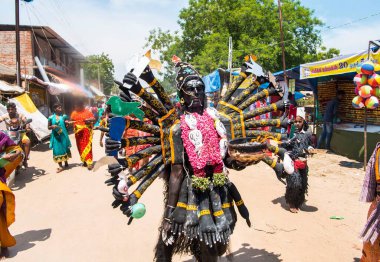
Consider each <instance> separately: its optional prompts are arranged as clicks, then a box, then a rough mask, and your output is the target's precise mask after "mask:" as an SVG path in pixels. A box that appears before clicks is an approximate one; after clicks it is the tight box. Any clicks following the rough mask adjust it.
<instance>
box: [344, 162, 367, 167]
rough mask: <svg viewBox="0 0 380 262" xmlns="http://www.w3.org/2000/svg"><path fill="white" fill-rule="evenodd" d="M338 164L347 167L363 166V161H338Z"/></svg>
mask: <svg viewBox="0 0 380 262" xmlns="http://www.w3.org/2000/svg"><path fill="white" fill-rule="evenodd" d="M339 165H340V166H342V167H348V168H363V163H360V162H356V161H340V163H339Z"/></svg>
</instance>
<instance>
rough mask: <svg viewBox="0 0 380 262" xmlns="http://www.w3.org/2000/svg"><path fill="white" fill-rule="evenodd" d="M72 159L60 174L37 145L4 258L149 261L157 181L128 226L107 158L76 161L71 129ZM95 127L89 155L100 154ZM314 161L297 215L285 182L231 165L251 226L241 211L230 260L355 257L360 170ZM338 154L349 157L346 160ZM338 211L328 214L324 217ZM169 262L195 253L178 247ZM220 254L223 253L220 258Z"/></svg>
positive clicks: (19, 184)
mask: <svg viewBox="0 0 380 262" xmlns="http://www.w3.org/2000/svg"><path fill="white" fill-rule="evenodd" d="M70 138H71V141H72V143H73V148H72V153H73V159H71V160H70V168H69V169H68V170H65V171H64V172H61V173H59V174H57V173H56V172H55V171H56V168H57V165H56V164H55V163H54V162H53V159H52V152H51V151H50V150H49V148H48V144H47V143H45V144H42V145H39V146H37V147H36V148H34V149H33V151H32V153H31V159H30V162H29V165H30V167H29V169H28V170H24V171H22V172H21V173H20V174H19V175H18V176H17V177H16V181H15V184H14V186H13V188H12V189H13V191H14V193H15V196H16V222H15V223H14V224H13V225H12V226H11V227H10V231H11V233H12V234H13V235H14V236H15V237H16V240H17V245H16V246H15V247H12V248H11V249H10V254H11V258H10V261H152V260H153V248H154V245H155V242H156V240H157V238H158V226H159V223H160V219H161V216H162V210H163V194H162V189H163V183H162V181H161V180H160V179H158V180H157V181H155V182H154V183H153V185H152V186H151V187H149V189H148V190H147V191H146V193H145V194H144V195H143V197H142V198H141V200H140V202H141V203H144V204H145V205H146V208H147V212H146V215H145V216H144V217H143V218H141V219H139V220H137V219H135V220H134V221H133V222H132V224H131V225H129V226H128V225H127V221H128V219H127V217H126V216H124V215H123V214H122V213H121V212H120V210H118V209H113V208H112V207H111V203H112V201H113V196H112V194H111V188H110V187H107V186H106V185H105V184H104V181H105V180H106V179H107V172H106V170H105V167H103V168H101V169H100V170H98V171H97V172H90V171H88V170H87V169H85V168H83V167H81V166H80V164H79V163H80V161H79V155H78V152H77V150H76V146H75V141H74V139H73V136H70ZM103 155H104V153H103V149H102V148H101V147H100V146H99V132H96V133H95V136H94V159H95V160H97V159H99V158H100V157H101V156H103ZM309 163H310V170H311V171H310V180H309V184H310V190H309V195H308V197H307V198H308V201H307V203H306V205H305V206H304V208H303V211H301V212H300V213H298V214H292V213H290V212H289V211H288V210H287V207H286V204H285V201H284V198H283V194H284V186H283V185H282V184H281V183H279V182H278V181H277V180H276V178H275V175H274V173H273V171H272V170H271V169H270V168H268V167H267V166H265V165H264V164H261V163H260V164H259V165H257V166H254V167H249V168H247V169H245V170H244V171H243V172H239V173H238V172H232V173H231V174H230V178H231V180H232V181H234V182H235V184H236V185H237V186H238V188H239V190H240V193H241V194H242V196H243V199H244V202H245V203H246V205H247V207H248V209H249V210H250V216H251V221H252V223H253V225H252V227H251V228H248V226H247V225H246V224H245V221H244V220H243V219H241V218H239V221H238V223H237V226H236V229H235V232H234V234H233V236H232V239H231V252H232V254H233V255H234V261H259V262H261V261H303V262H304V261H354V260H355V259H358V257H360V254H361V252H360V248H361V244H360V241H359V240H358V238H357V236H358V233H359V231H360V229H361V227H362V225H363V224H364V222H365V216H366V210H367V208H368V205H366V204H362V203H359V202H358V201H357V199H358V196H359V192H360V186H361V181H362V177H363V171H361V169H360V164H356V163H353V162H352V161H351V160H347V159H345V158H342V157H340V156H336V155H330V156H328V155H327V156H317V157H314V158H313V159H311V160H310V161H309ZM341 163H352V164H351V165H347V164H346V165H342V164H341ZM334 215H336V216H342V217H344V219H343V220H332V219H330V216H334ZM174 261H193V260H192V257H191V256H182V257H180V256H176V257H175V259H174ZM221 261H226V258H223V259H221Z"/></svg>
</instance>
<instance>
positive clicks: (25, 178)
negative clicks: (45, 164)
mask: <svg viewBox="0 0 380 262" xmlns="http://www.w3.org/2000/svg"><path fill="white" fill-rule="evenodd" d="M44 175H46V171H45V170H44V169H40V168H36V167H34V166H31V167H28V168H27V169H25V170H21V171H20V174H18V175H17V176H16V179H15V182H14V185H13V186H12V190H14V191H17V190H20V189H22V188H24V187H25V186H26V184H27V183H30V182H32V181H34V180H36V179H37V178H39V177H40V176H44Z"/></svg>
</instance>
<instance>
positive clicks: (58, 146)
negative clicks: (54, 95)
mask: <svg viewBox="0 0 380 262" xmlns="http://www.w3.org/2000/svg"><path fill="white" fill-rule="evenodd" d="M53 111H54V114H53V115H51V116H50V117H49V119H48V129H50V130H52V131H51V134H50V146H49V147H50V148H51V149H53V159H54V162H56V163H58V165H59V167H58V169H57V173H59V172H62V171H63V169H64V167H63V165H62V163H63V162H65V168H67V167H68V166H69V164H68V162H67V161H68V160H69V158H71V151H70V147H71V142H70V139H69V134H68V132H67V129H66V125H67V124H68V123H69V120H68V117H67V115H64V114H62V105H61V104H59V103H56V104H54V106H53Z"/></svg>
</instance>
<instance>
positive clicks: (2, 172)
mask: <svg viewBox="0 0 380 262" xmlns="http://www.w3.org/2000/svg"><path fill="white" fill-rule="evenodd" d="M189 83H190V84H192V85H190V84H189ZM189 83H185V84H187V85H185V86H184V87H181V89H180V91H181V92H183V94H182V96H183V97H184V98H187V99H188V100H189V101H187V100H185V99H182V100H183V101H182V100H181V102H182V103H183V104H182V107H186V106H187V111H186V114H188V115H191V114H193V113H189V112H191V111H190V110H191V109H192V108H191V107H190V106H188V105H191V106H193V105H194V104H195V105H197V104H196V103H195V102H194V101H198V100H197V99H196V98H197V97H198V96H199V94H198V93H199V92H202V90H201V89H202V88H203V86H202V85H200V84H199V83H192V82H191V81H189ZM198 85H200V86H198ZM186 88H187V89H186ZM197 88H199V90H198V89H197ZM183 90H185V91H183ZM193 93H194V94H193ZM189 94H190V95H189ZM343 95H344V93H343V92H341V91H338V93H337V97H336V98H335V99H333V100H332V101H330V102H329V103H328V105H327V108H326V112H325V114H324V126H323V132H322V135H321V137H320V138H319V140H318V145H317V146H318V147H321V145H322V144H323V142H325V144H326V148H327V149H330V141H331V137H332V130H333V129H332V122H333V119H334V118H335V117H336V115H337V112H338V110H337V109H338V103H339V101H340V100H341V99H342V97H343ZM187 96H189V97H187ZM199 103H200V102H199ZM198 108H200V111H199V112H198V111H194V112H196V113H197V114H199V115H200V114H201V113H203V110H204V108H203V105H202V104H200V105H199V106H198V107H196V109H197V110H198ZM52 109H53V114H52V115H50V116H49V118H48V129H49V130H51V136H50V144H49V147H50V149H52V154H53V160H54V162H55V163H57V164H58V167H57V170H56V172H57V173H60V172H62V171H64V170H65V169H67V168H68V167H69V159H70V158H71V157H72V154H71V147H72V144H71V142H70V138H69V130H70V127H72V128H73V131H74V135H75V142H76V146H77V150H78V152H79V155H80V161H81V162H82V166H83V167H86V168H87V169H88V170H92V169H93V167H94V166H93V153H92V144H93V132H94V130H97V129H100V130H101V136H100V140H99V145H100V146H101V147H104V136H105V131H104V130H106V128H107V127H109V114H110V113H111V110H110V106H106V105H104V104H102V105H98V106H95V105H92V106H87V107H86V105H85V103H84V101H83V100H79V101H78V102H77V103H76V106H75V110H74V111H73V112H72V113H71V115H70V117H69V116H68V115H66V114H64V112H63V107H62V105H61V104H60V103H55V104H54V105H53V108H52ZM293 109H294V108H293ZM293 111H294V112H293V113H294V117H295V118H294V119H293V120H294V121H293V123H294V125H295V129H296V130H295V132H294V134H292V137H288V139H287V140H286V141H283V142H282V143H281V145H280V146H279V148H278V149H276V151H277V152H278V151H281V150H284V152H285V153H282V156H281V153H280V154H279V156H280V158H281V159H282V161H283V164H284V166H285V165H286V161H287V160H286V157H288V158H290V159H291V161H292V163H293V167H292V168H293V169H292V171H287V170H286V167H284V168H285V171H284V170H283V169H281V170H280V171H279V169H278V165H277V164H276V163H275V162H273V163H274V164H273V163H270V165H271V166H272V167H273V169H274V170H275V172H276V175H278V172H279V173H284V172H285V173H287V175H286V182H287V183H286V184H287V185H286V191H285V199H286V202H287V204H288V206H289V211H290V212H292V213H297V212H299V210H300V207H301V206H302V204H303V203H304V202H305V195H306V194H307V190H308V165H307V156H308V155H309V154H310V151H311V150H312V149H313V146H315V145H314V143H313V142H312V134H311V132H310V131H309V127H308V123H307V121H306V117H305V114H304V111H302V110H297V108H295V109H294V110H293ZM205 112H206V111H205ZM208 114H210V115H211V113H210V111H207V115H208ZM194 115H196V114H194ZM126 118H127V119H129V120H134V119H136V118H133V117H132V116H127V117H126ZM0 122H4V123H5V125H6V128H7V129H8V130H10V131H22V136H21V139H20V141H19V142H18V143H15V141H13V140H12V139H11V138H10V137H9V136H8V135H7V134H6V133H5V132H0V150H1V151H0V153H1V154H2V155H1V161H0V193H1V194H0V246H1V252H0V258H1V257H6V256H8V247H11V246H13V245H15V243H16V242H15V239H14V237H13V236H12V235H11V234H10V233H9V230H8V227H9V226H10V225H11V224H12V223H13V222H14V218H15V215H14V208H15V198H14V195H13V193H12V191H11V190H10V188H9V187H8V186H7V184H6V180H7V178H8V176H9V175H10V174H11V172H12V171H14V170H15V169H16V168H17V167H18V166H20V165H23V166H24V167H25V168H27V167H28V159H29V154H30V139H29V138H28V136H27V132H28V131H29V130H30V126H29V122H28V119H27V117H26V116H24V115H22V114H21V113H18V112H17V108H16V105H15V104H14V103H9V104H7V114H5V115H3V116H1V117H0ZM143 122H145V123H147V124H152V122H151V121H150V120H149V119H144V120H143ZM215 125H216V124H215ZM101 127H102V128H101ZM171 131H172V130H171ZM147 136H149V134H148V133H146V132H143V131H138V130H135V129H127V130H126V131H125V132H124V134H123V139H124V140H126V139H128V138H133V137H147ZM181 139H184V138H181ZM147 147H149V145H138V146H135V147H125V148H124V150H123V152H124V154H125V155H126V156H128V155H133V154H135V153H136V152H138V151H140V150H142V149H145V148H147ZM379 148H380V146H377V152H380V149H379ZM175 150H176V149H175ZM175 150H173V152H174V151H175ZM379 155H380V154H379V153H377V154H374V156H373V160H372V162H370V164H371V165H372V166H371V168H373V169H374V168H376V170H377V169H378V166H379V165H378V163H377V162H378V160H379V159H380V157H379ZM152 158H154V157H153V156H152ZM148 161H149V157H145V158H144V159H141V160H140V161H137V163H135V165H134V166H133V168H130V170H129V172H130V173H132V172H136V170H140V169H141V168H142V167H145V166H149V163H148ZM375 161H376V162H375ZM226 165H227V163H226ZM237 165H241V163H240V164H238V162H236V163H235V165H231V167H234V168H237V169H236V170H240V167H239V166H237ZM174 167H175V165H174ZM180 168H182V164H181V167H180ZM371 170H372V169H371ZM173 172H174V173H175V169H173V170H172V175H171V178H170V179H172V178H173V179H174V178H175V176H174V175H175V174H174V173H173ZM370 172H371V173H368V174H370V175H372V176H373V174H376V178H375V179H378V177H377V175H378V174H377V173H378V172H377V171H376V172H374V171H370ZM370 175H368V178H367V180H368V181H372V182H373V181H375V180H374V178H370ZM278 178H279V179H280V178H285V176H282V174H280V175H278ZM184 181H186V179H185V180H184ZM169 183H172V182H171V181H169ZM173 183H174V182H173ZM176 183H177V184H176V189H175V190H176V193H177V194H181V191H180V190H181V184H180V183H178V181H177V182H176ZM182 187H183V185H182ZM368 187H369V186H368V185H367V188H366V189H363V192H367V193H366V194H367V195H369V193H368ZM377 187H378V186H377ZM377 187H376V185H373V186H372V187H371V189H374V188H377ZM169 189H170V190H171V188H169ZM229 190H230V189H229ZM371 192H372V191H371ZM170 193H171V191H169V196H170ZM211 193H212V192H211ZM211 193H210V194H211ZM363 194H364V193H363ZM378 195H379V194H377V195H376V194H373V193H371V197H367V198H365V197H363V199H364V200H365V201H375V202H374V204H373V207H372V206H371V209H370V211H369V212H373V210H374V209H375V208H377V209H379V210H380V208H378V203H379V200H378V199H379V198H378ZM373 196H375V197H373ZM179 197H181V196H179ZM168 201H169V202H168V203H170V205H169V204H168V206H171V207H173V208H172V209H171V210H170V212H174V211H173V210H175V209H174V207H176V205H177V206H178V204H177V199H174V200H172V199H171V198H168ZM170 201H171V202H170ZM241 201H242V200H241ZM377 209H376V212H380V211H377ZM165 212H166V211H165ZM168 212H169V211H168ZM168 214H169V213H168ZM165 219H166V220H164V222H163V230H166V228H168V227H170V225H167V223H168V222H169V223H172V222H173V221H172V219H173V217H172V216H171V215H170V216H169V215H168V216H167V217H165ZM248 220H249V219H248ZM368 224H369V225H367V228H369V227H371V226H372V227H374V226H373V225H371V224H370V222H369V223H368ZM375 226H377V224H376V225H375ZM167 233H168V232H167ZM231 233H232V229H231ZM365 233H366V232H364V233H363V237H364V236H366V237H367V238H366V240H367V241H369V240H370V239H369V236H368V234H367V235H366V234H365ZM376 237H377V235H376ZM376 239H377V240H376V241H378V238H376ZM162 241H164V242H165V241H168V240H167V239H165V238H164V237H163V239H162ZM202 241H203V240H202ZM371 242H374V240H373V239H371ZM368 243H369V242H368ZM368 243H367V244H366V246H365V248H367V251H366V252H367V253H364V254H367V256H370V255H368V254H372V253H370V252H372V251H370V250H369V248H370V247H371V245H370V244H368ZM165 245H166V246H167V245H169V244H168V243H166V242H165ZM160 248H163V250H164V251H163V252H166V251H167V250H166V247H165V246H162V245H160V243H159V244H158V246H157V249H158V250H157V251H156V252H158V253H156V256H158V255H159V249H160ZM363 252H364V251H363ZM379 254H380V252H379Z"/></svg>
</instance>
